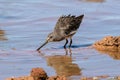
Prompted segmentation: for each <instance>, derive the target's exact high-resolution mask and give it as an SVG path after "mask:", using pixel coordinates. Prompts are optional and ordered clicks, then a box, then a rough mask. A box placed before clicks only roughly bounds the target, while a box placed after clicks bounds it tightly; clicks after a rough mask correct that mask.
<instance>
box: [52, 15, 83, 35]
mask: <svg viewBox="0 0 120 80" xmlns="http://www.w3.org/2000/svg"><path fill="white" fill-rule="evenodd" d="M80 21H82V20H80V19H79V16H78V17H76V16H70V15H68V16H61V17H60V18H59V19H58V21H57V23H56V26H55V29H54V30H55V31H56V32H57V33H58V34H60V35H64V36H69V35H72V34H75V33H76V31H77V29H78V28H79V25H80V23H81V22H80Z"/></svg>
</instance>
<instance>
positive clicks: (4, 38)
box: [0, 30, 7, 41]
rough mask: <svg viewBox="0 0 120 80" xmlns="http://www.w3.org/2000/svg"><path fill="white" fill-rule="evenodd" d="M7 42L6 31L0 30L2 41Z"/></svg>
mask: <svg viewBox="0 0 120 80" xmlns="http://www.w3.org/2000/svg"><path fill="white" fill-rule="evenodd" d="M3 40H7V38H6V37H5V32H4V30H0V41H3Z"/></svg>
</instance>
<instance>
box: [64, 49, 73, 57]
mask: <svg viewBox="0 0 120 80" xmlns="http://www.w3.org/2000/svg"><path fill="white" fill-rule="evenodd" d="M65 55H70V56H72V50H71V48H68V49H66V48H65Z"/></svg>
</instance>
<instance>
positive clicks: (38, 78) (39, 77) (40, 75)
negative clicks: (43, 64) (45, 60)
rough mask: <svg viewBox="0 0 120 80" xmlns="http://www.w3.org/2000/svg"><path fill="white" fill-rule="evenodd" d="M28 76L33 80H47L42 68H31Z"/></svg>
mask: <svg viewBox="0 0 120 80" xmlns="http://www.w3.org/2000/svg"><path fill="white" fill-rule="evenodd" d="M30 75H31V76H32V77H33V78H34V80H46V79H47V78H48V76H47V73H46V72H45V71H44V70H43V69H42V68H33V69H32V70H31V74H30Z"/></svg>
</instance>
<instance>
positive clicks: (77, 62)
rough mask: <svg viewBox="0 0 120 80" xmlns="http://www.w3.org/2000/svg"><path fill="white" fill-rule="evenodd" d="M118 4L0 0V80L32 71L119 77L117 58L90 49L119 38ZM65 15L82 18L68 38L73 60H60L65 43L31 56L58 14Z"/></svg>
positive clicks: (74, 79) (74, 78)
mask: <svg viewBox="0 0 120 80" xmlns="http://www.w3.org/2000/svg"><path fill="white" fill-rule="evenodd" d="M119 4H120V1H119V0H22V1H18V0H0V64H1V66H0V79H1V80H3V79H5V78H6V77H11V76H21V75H28V74H29V72H30V70H31V68H34V67H42V68H44V69H45V70H46V71H47V73H48V75H56V74H59V75H61V74H64V75H66V76H68V78H69V79H71V80H79V78H80V77H81V76H100V75H109V76H117V75H120V67H119V66H120V61H119V59H115V58H113V57H112V56H111V57H110V55H109V56H108V55H106V54H100V53H101V52H98V51H96V50H94V49H92V48H89V46H90V45H92V44H93V43H94V42H95V41H96V40H99V39H101V38H103V37H104V36H107V35H112V36H119V35H120V5H119ZM68 14H73V15H81V14H84V15H85V17H84V20H83V23H82V24H81V27H80V29H79V30H78V32H77V33H76V35H74V37H73V45H72V56H71V57H70V55H67V56H65V50H64V49H63V45H64V43H65V41H61V42H57V43H49V44H47V45H46V46H45V47H43V49H42V51H41V53H38V52H36V51H35V50H36V49H37V48H38V47H39V46H40V45H41V44H42V43H43V42H44V40H45V39H46V36H47V35H48V33H50V32H51V31H52V30H53V28H54V25H55V23H56V21H57V19H58V18H59V16H61V15H68ZM113 55H114V54H113ZM118 55H119V53H118ZM118 55H115V56H118ZM117 58H118V57H117Z"/></svg>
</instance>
